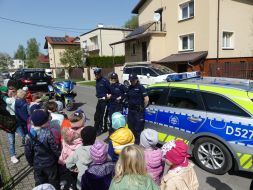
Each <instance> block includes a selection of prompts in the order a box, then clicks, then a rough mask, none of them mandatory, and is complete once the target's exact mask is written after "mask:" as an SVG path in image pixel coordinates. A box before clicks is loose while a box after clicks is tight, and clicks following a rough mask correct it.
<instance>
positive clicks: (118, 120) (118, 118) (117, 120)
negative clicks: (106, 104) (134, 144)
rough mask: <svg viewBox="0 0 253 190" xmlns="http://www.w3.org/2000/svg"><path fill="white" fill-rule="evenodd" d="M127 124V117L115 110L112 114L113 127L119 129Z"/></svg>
mask: <svg viewBox="0 0 253 190" xmlns="http://www.w3.org/2000/svg"><path fill="white" fill-rule="evenodd" d="M125 125H126V119H125V117H124V116H123V115H122V114H121V113H119V112H115V113H113V114H112V128H113V129H115V130H117V129H119V128H121V127H125Z"/></svg>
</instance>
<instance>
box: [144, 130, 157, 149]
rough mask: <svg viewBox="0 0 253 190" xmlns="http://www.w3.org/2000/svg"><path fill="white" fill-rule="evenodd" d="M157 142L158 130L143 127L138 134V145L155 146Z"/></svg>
mask: <svg viewBox="0 0 253 190" xmlns="http://www.w3.org/2000/svg"><path fill="white" fill-rule="evenodd" d="M157 143H158V132H157V131H155V130H153V129H145V130H144V131H142V133H141V136H140V145H141V146H143V147H144V148H151V147H155V146H156V144H157Z"/></svg>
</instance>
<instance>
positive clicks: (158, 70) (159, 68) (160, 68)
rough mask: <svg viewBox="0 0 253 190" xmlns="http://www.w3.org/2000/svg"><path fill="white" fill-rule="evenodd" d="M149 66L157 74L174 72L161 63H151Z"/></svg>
mask: <svg viewBox="0 0 253 190" xmlns="http://www.w3.org/2000/svg"><path fill="white" fill-rule="evenodd" d="M151 68H152V69H153V70H154V71H155V72H156V73H157V74H159V75H164V74H170V73H175V71H173V70H172V69H170V68H168V67H165V66H163V65H157V64H152V66H151Z"/></svg>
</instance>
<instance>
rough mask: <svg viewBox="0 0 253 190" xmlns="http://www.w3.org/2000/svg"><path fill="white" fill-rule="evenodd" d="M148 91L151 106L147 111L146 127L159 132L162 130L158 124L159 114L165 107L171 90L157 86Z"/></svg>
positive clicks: (166, 86)
mask: <svg viewBox="0 0 253 190" xmlns="http://www.w3.org/2000/svg"><path fill="white" fill-rule="evenodd" d="M147 91H148V96H149V106H148V107H147V108H146V109H145V117H144V118H145V127H146V128H152V129H154V130H156V131H158V132H159V131H160V128H159V126H158V125H157V124H156V117H157V112H158V110H161V109H163V107H164V106H165V104H166V102H167V99H166V98H167V97H168V91H169V88H168V85H165V86H155V87H152V88H148V89H147Z"/></svg>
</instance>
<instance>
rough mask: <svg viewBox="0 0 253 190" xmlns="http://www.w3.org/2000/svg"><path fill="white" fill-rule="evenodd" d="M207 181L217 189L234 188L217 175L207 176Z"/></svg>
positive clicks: (229, 189)
mask: <svg viewBox="0 0 253 190" xmlns="http://www.w3.org/2000/svg"><path fill="white" fill-rule="evenodd" d="M206 182H207V183H208V184H209V185H210V186H212V187H214V188H215V189H216V190H221V189H222V190H233V189H232V188H231V187H229V186H228V185H227V184H226V183H223V182H221V181H220V180H219V179H217V178H215V177H207V178H206Z"/></svg>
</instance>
